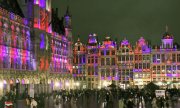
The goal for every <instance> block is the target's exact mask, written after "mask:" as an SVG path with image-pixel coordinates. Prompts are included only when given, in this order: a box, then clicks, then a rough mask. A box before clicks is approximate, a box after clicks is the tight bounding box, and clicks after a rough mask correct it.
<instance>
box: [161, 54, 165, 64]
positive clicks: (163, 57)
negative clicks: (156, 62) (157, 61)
mask: <svg viewBox="0 0 180 108" xmlns="http://www.w3.org/2000/svg"><path fill="white" fill-rule="evenodd" d="M161 62H162V63H164V62H165V55H164V54H162V55H161Z"/></svg>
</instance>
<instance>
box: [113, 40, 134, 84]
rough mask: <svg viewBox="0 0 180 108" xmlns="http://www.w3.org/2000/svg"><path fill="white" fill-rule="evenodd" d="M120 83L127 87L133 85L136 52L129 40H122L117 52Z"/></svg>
mask: <svg viewBox="0 0 180 108" xmlns="http://www.w3.org/2000/svg"><path fill="white" fill-rule="evenodd" d="M116 55H117V66H118V73H119V76H120V78H119V82H120V83H121V85H122V86H124V87H127V86H129V85H132V83H133V69H134V52H133V49H132V46H131V44H130V43H129V41H128V40H127V39H124V40H122V42H121V43H120V45H119V47H118V50H117V54H116Z"/></svg>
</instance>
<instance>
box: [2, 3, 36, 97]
mask: <svg viewBox="0 0 180 108" xmlns="http://www.w3.org/2000/svg"><path fill="white" fill-rule="evenodd" d="M4 2H6V1H4ZM2 4H3V3H2ZM12 4H13V5H14V6H15V7H16V8H15V7H14V9H18V4H17V2H16V1H14V3H12ZM8 5H11V3H9V4H8ZM1 6H2V5H1ZM1 6H0V76H1V77H0V82H1V83H3V90H0V95H3V93H5V92H7V91H10V90H13V89H14V88H13V87H14V85H15V84H16V83H18V84H19V83H24V82H23V80H24V78H25V77H22V76H24V75H25V74H27V75H28V74H31V73H34V72H35V70H36V68H35V58H34V54H33V49H32V48H33V47H32V42H31V40H32V37H31V29H30V26H31V22H29V21H28V19H26V18H24V17H23V14H22V13H21V11H17V10H16V12H14V13H13V12H9V8H8V7H9V6H7V7H6V6H2V7H1ZM21 79H23V80H21ZM19 87H20V86H17V88H19ZM18 92H21V91H18Z"/></svg>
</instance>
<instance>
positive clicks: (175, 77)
mask: <svg viewBox="0 0 180 108" xmlns="http://www.w3.org/2000/svg"><path fill="white" fill-rule="evenodd" d="M161 41H162V44H161V46H160V47H155V48H153V50H152V53H151V61H152V64H151V66H152V81H153V82H155V83H156V84H158V85H160V86H163V87H165V88H166V87H169V88H172V87H174V86H176V87H178V88H180V85H179V82H180V51H179V50H178V49H177V46H176V45H174V44H173V41H174V37H173V36H172V35H171V34H169V33H168V32H167V31H166V32H165V34H164V35H163V37H162V39H161Z"/></svg>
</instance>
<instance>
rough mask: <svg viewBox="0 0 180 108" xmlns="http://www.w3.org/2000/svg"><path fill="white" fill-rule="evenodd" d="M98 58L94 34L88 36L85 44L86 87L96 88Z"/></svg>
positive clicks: (97, 46)
mask: <svg viewBox="0 0 180 108" xmlns="http://www.w3.org/2000/svg"><path fill="white" fill-rule="evenodd" d="M98 57H99V45H98V41H97V36H96V34H90V35H89V37H88V44H87V56H86V63H87V64H86V69H87V87H88V88H90V89H92V88H98Z"/></svg>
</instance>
